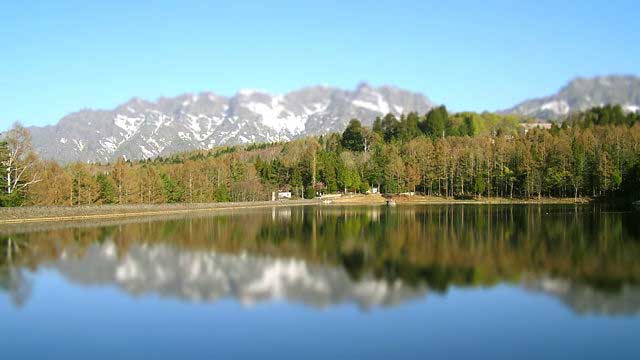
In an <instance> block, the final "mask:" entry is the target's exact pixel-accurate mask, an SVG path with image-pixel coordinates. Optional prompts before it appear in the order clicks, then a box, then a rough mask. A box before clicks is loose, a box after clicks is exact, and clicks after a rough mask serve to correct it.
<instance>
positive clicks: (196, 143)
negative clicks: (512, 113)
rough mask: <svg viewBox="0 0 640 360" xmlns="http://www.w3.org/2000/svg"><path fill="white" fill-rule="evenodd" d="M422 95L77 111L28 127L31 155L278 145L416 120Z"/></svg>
mask: <svg viewBox="0 0 640 360" xmlns="http://www.w3.org/2000/svg"><path fill="white" fill-rule="evenodd" d="M432 106H433V104H432V102H431V101H430V100H429V99H428V98H427V97H425V96H424V95H421V94H417V93H412V92H409V91H406V90H402V89H398V88H395V87H391V86H382V87H372V86H370V85H368V84H366V83H362V84H360V85H358V86H357V88H356V89H355V90H353V91H346V90H341V89H338V88H333V87H327V86H315V87H308V88H304V89H301V90H298V91H293V92H290V93H287V94H284V95H270V94H267V93H265V92H261V91H256V90H241V91H239V92H238V93H236V94H235V95H234V96H232V97H224V96H219V95H216V94H214V93H211V92H203V93H199V94H185V95H180V96H177V97H172V98H160V99H158V100H157V101H155V102H149V101H145V100H142V99H139V98H133V99H131V100H129V101H128V102H126V103H124V104H122V105H120V106H118V107H116V108H115V109H113V110H82V111H79V112H76V113H72V114H70V115H68V116H65V117H64V118H62V119H61V120H60V122H58V123H57V124H56V125H52V126H45V127H32V128H30V130H31V134H32V136H33V142H34V145H35V146H36V149H37V151H38V152H39V153H40V155H41V156H42V157H43V158H45V159H55V160H58V161H61V162H70V161H92V162H107V161H113V160H114V159H116V158H117V157H120V156H124V157H126V158H127V159H143V158H152V157H156V156H166V155H170V154H173V153H176V152H179V151H185V150H193V149H210V148H212V147H214V146H217V145H231V144H244V143H254V142H273V141H286V140H291V139H294V138H297V137H301V136H307V135H319V134H326V133H330V132H336V131H342V130H344V128H345V127H346V125H347V123H348V122H349V120H350V119H352V118H358V119H360V120H361V121H362V122H363V123H364V124H366V125H370V124H371V123H372V122H373V120H374V119H375V118H376V116H382V115H385V114H387V113H393V114H396V115H400V114H402V113H406V112H409V111H418V112H420V113H424V112H426V111H428V110H429V109H430V108H431V107H432Z"/></svg>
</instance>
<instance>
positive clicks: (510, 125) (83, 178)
mask: <svg viewBox="0 0 640 360" xmlns="http://www.w3.org/2000/svg"><path fill="white" fill-rule="evenodd" d="M519 121H520V119H518V118H517V117H515V116H513V115H501V114H495V113H487V112H485V113H481V114H479V113H472V112H464V113H455V114H449V112H448V111H447V109H446V108H445V107H444V106H440V107H436V108H434V109H432V110H431V111H429V112H428V113H427V114H423V115H420V114H417V113H410V114H407V115H406V116H405V115H403V116H401V117H400V118H397V117H396V116H394V115H393V114H387V115H386V116H384V117H381V118H377V119H376V120H375V121H374V122H373V125H372V127H371V128H369V127H365V126H362V124H361V122H360V121H359V120H357V119H353V120H351V121H350V122H349V124H348V126H347V128H346V129H345V131H344V132H343V133H342V134H338V133H333V134H328V135H323V136H317V137H306V138H302V139H297V140H293V141H290V142H279V143H269V144H252V145H236V146H223V147H218V148H214V149H212V150H206V151H204V150H202V151H191V152H185V153H180V154H175V155H172V156H169V157H158V158H154V159H147V160H142V161H135V162H132V161H127V160H125V159H123V158H120V159H118V160H117V161H116V162H114V163H112V164H87V163H72V164H66V165H61V164H58V163H56V162H53V161H42V160H40V159H38V157H37V155H36V154H35V152H34V151H33V148H32V146H31V143H30V136H29V133H28V131H27V130H26V129H25V128H23V127H21V126H20V125H16V126H14V128H13V129H11V130H10V131H9V132H8V133H7V134H6V135H5V137H4V139H5V140H4V141H3V142H2V143H0V162H1V163H2V164H3V172H2V173H3V175H4V183H5V185H6V186H3V192H2V194H1V195H0V204H2V205H3V206H18V205H83V204H157V203H176V202H190V203H197V202H199V203H201V202H225V201H254V200H268V199H270V198H271V193H272V192H273V191H291V192H292V194H293V196H294V197H296V198H312V197H315V196H317V195H318V194H321V193H335V192H357V193H365V192H367V191H370V190H371V189H372V188H374V187H375V188H377V189H379V191H380V192H382V193H388V194H398V193H405V192H416V193H422V194H425V195H430V196H442V197H448V198H473V197H508V198H513V197H518V198H531V197H538V198H540V197H579V196H593V197H598V196H624V195H635V196H637V194H640V115H639V113H628V114H625V113H624V112H623V111H622V108H621V107H620V106H617V105H616V106H610V105H607V106H603V107H596V108H592V109H590V110H587V111H584V112H580V113H574V114H571V115H569V116H568V118H567V119H566V121H564V122H562V123H561V124H554V125H553V126H552V127H551V128H550V129H541V128H536V127H535V126H534V127H533V129H531V130H529V131H525V129H524V128H522V127H521V126H520V122H519Z"/></svg>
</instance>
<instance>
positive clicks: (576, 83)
mask: <svg viewBox="0 0 640 360" xmlns="http://www.w3.org/2000/svg"><path fill="white" fill-rule="evenodd" d="M606 104H620V105H621V106H622V107H623V109H624V110H626V111H630V112H636V111H638V110H639V109H640V78H639V77H636V76H600V77H595V78H576V79H574V80H573V81H571V82H569V84H567V85H566V86H564V87H563V88H562V89H560V91H558V93H556V94H555V95H551V96H546V97H542V98H537V99H532V100H527V101H524V102H522V103H520V104H518V105H516V106H514V107H512V108H511V109H507V110H503V111H502V112H503V113H513V114H520V115H524V116H527V117H535V118H538V119H544V120H552V119H558V118H561V117H562V116H565V115H567V114H569V113H570V112H575V111H584V110H587V109H589V108H592V107H594V106H602V105H606Z"/></svg>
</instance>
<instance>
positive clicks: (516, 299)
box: [0, 205, 640, 359]
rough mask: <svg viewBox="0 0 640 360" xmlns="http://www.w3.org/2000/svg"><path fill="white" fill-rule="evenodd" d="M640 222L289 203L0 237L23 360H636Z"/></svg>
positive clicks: (601, 215) (581, 213) (14, 353)
mask: <svg viewBox="0 0 640 360" xmlns="http://www.w3.org/2000/svg"><path fill="white" fill-rule="evenodd" d="M639 315H640V212H638V211H634V210H617V209H607V208H602V207H600V206H596V205H413V206H397V207H394V208H387V207H334V206H306V207H302V206H300V207H278V208H265V209H254V210H233V211H228V212H224V213H222V212H221V213H208V214H200V215H193V216H191V217H185V216H182V217H173V218H171V217H167V218H146V219H137V220H117V221H116V220H113V221H105V222H101V223H81V222H79V223H70V224H66V223H57V224H44V225H35V224H34V225H24V226H21V227H19V228H16V227H13V228H11V229H1V228H0V319H1V325H0V347H1V348H2V357H3V358H5V359H17V358H47V359H53V358H60V359H71V358H81V359H86V358H91V359H114V358H135V359H139V358H149V359H163V358H179V359H196V358H197V359H203V358H206V359H239V358H277V359H283V358H288V359H417V358H448V359H451V358H457V359H469V358H487V359H514V358H516V359H528V358H530V359H539V358H544V359H567V358H580V359H603V358H616V359H624V358H628V359H638V358H640V347H639V346H638V344H639V342H640V316H639Z"/></svg>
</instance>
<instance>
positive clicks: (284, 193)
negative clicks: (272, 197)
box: [278, 191, 291, 199]
mask: <svg viewBox="0 0 640 360" xmlns="http://www.w3.org/2000/svg"><path fill="white" fill-rule="evenodd" d="M278 199H291V191H278Z"/></svg>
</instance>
